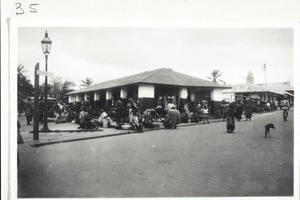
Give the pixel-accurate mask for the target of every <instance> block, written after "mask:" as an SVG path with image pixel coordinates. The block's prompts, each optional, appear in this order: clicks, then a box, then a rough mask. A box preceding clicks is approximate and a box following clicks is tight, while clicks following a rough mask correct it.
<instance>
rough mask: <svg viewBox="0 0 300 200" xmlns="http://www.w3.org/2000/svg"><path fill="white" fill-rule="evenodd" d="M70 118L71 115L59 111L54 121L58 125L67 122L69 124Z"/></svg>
mask: <svg viewBox="0 0 300 200" xmlns="http://www.w3.org/2000/svg"><path fill="white" fill-rule="evenodd" d="M68 117H69V115H68V114H67V113H62V112H61V111H60V110H59V111H58V113H57V115H56V117H55V119H54V122H55V123H56V124H60V123H66V122H68Z"/></svg>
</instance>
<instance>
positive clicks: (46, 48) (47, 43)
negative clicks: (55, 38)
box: [41, 31, 52, 132]
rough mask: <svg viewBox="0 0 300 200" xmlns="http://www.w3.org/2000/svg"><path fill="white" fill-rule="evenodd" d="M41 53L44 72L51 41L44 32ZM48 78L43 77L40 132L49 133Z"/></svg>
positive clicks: (46, 66) (46, 67) (46, 68)
mask: <svg viewBox="0 0 300 200" xmlns="http://www.w3.org/2000/svg"><path fill="white" fill-rule="evenodd" d="M41 43H42V48H43V53H44V54H45V71H46V72H47V71H48V55H49V54H50V50H51V44H52V41H51V40H50V38H49V37H48V33H47V31H46V33H45V37H44V39H43V40H42V41H41ZM47 99H48V77H47V74H46V76H45V105H44V125H43V128H42V130H41V131H45V132H47V131H50V130H49V128H48V104H47Z"/></svg>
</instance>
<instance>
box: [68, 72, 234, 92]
mask: <svg viewBox="0 0 300 200" xmlns="http://www.w3.org/2000/svg"><path fill="white" fill-rule="evenodd" d="M137 83H150V84H160V85H173V86H186V87H211V88H224V89H226V88H230V87H228V86H226V85H221V84H218V83H215V82H212V81H207V80H203V79H200V78H196V77H193V76H189V75H186V74H182V73H179V72H175V71H174V70H172V69H168V68H161V69H156V70H153V71H145V72H143V73H139V74H134V75H131V76H126V77H123V78H118V79H114V80H110V81H104V82H101V83H97V84H95V85H91V86H90V87H87V88H82V89H80V90H76V91H73V92H70V93H68V95H70V94H78V93H85V92H92V91H97V90H104V89H110V88H115V87H122V86H127V85H132V84H137Z"/></svg>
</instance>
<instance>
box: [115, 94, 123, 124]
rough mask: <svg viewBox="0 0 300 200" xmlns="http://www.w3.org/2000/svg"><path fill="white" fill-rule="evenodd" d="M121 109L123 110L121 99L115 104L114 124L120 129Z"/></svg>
mask: <svg viewBox="0 0 300 200" xmlns="http://www.w3.org/2000/svg"><path fill="white" fill-rule="evenodd" d="M123 109H124V103H123V102H122V101H121V98H119V99H118V101H116V104H115V111H116V123H117V127H118V128H121V126H122V115H123Z"/></svg>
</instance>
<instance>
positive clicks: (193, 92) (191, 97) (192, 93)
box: [190, 91, 196, 102]
mask: <svg viewBox="0 0 300 200" xmlns="http://www.w3.org/2000/svg"><path fill="white" fill-rule="evenodd" d="M195 96H196V95H195V91H191V93H190V101H191V102H195Z"/></svg>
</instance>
